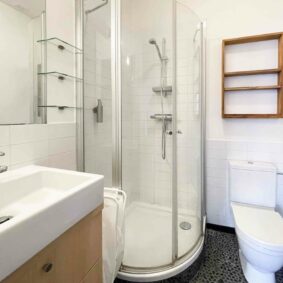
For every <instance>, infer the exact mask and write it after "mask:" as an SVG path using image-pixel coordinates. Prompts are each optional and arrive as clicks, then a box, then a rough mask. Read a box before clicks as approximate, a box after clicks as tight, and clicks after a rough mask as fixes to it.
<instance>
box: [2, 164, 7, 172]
mask: <svg viewBox="0 0 283 283" xmlns="http://www.w3.org/2000/svg"><path fill="white" fill-rule="evenodd" d="M6 171H8V166H6V165H0V173H3V172H6Z"/></svg>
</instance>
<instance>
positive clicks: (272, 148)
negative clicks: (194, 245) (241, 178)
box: [187, 0, 283, 225]
mask: <svg viewBox="0 0 283 283" xmlns="http://www.w3.org/2000/svg"><path fill="white" fill-rule="evenodd" d="M187 2H188V3H189V5H190V6H191V8H192V9H193V10H194V11H195V12H196V13H197V14H198V15H199V16H200V17H201V18H202V19H203V20H206V22H207V160H206V166H207V212H208V222H210V223H215V224H220V225H232V219H231V213H230V208H229V200H228V187H227V160H228V159H241V160H259V161H267V162H274V163H275V164H277V166H278V168H279V170H280V171H283V160H282V153H283V120H282V119H270V120H268V119H258V120H255V119H242V120H241V119H238V120H237V119H225V120H224V119H222V118H221V41H222V39H225V38H233V37H240V36H248V35H254V34H262V33H272V32H281V31H282V30H283V17H282V9H283V2H282V1H277V0H271V1H268V3H267V2H266V1H265V0H253V1H252V0H251V1H246V0H239V1H232V0H218V1H214V0H187ZM271 99H272V98H270V100H271ZM268 103H270V101H268ZM282 183H283V180H282V177H278V208H279V209H281V211H282V212H283V186H282Z"/></svg>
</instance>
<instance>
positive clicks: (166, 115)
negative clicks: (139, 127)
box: [150, 114, 172, 122]
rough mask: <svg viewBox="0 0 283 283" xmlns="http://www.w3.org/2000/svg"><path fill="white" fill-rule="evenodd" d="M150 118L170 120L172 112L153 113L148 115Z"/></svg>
mask: <svg viewBox="0 0 283 283" xmlns="http://www.w3.org/2000/svg"><path fill="white" fill-rule="evenodd" d="M150 119H153V120H158V121H163V120H165V121H169V122H171V121H172V114H153V115H151V116H150Z"/></svg>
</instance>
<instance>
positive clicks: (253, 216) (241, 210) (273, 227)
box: [231, 203, 283, 254]
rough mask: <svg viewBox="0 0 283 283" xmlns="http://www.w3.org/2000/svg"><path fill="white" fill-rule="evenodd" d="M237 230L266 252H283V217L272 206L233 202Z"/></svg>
mask: <svg viewBox="0 0 283 283" xmlns="http://www.w3.org/2000/svg"><path fill="white" fill-rule="evenodd" d="M231 206H232V210H233V214H234V220H235V226H236V232H237V234H238V237H240V238H241V239H242V240H243V241H245V242H246V243H247V244H249V243H250V245H252V246H253V248H255V249H257V250H260V251H262V252H265V253H272V254H277V253H278V254H283V218H282V217H281V216H280V214H279V213H277V212H276V211H274V210H273V209H271V208H263V207H256V206H249V205H245V204H239V203H232V204H231Z"/></svg>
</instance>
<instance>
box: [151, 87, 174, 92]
mask: <svg viewBox="0 0 283 283" xmlns="http://www.w3.org/2000/svg"><path fill="white" fill-rule="evenodd" d="M152 91H153V92H161V91H163V92H172V86H165V87H160V86H155V87H153V88H152Z"/></svg>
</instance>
